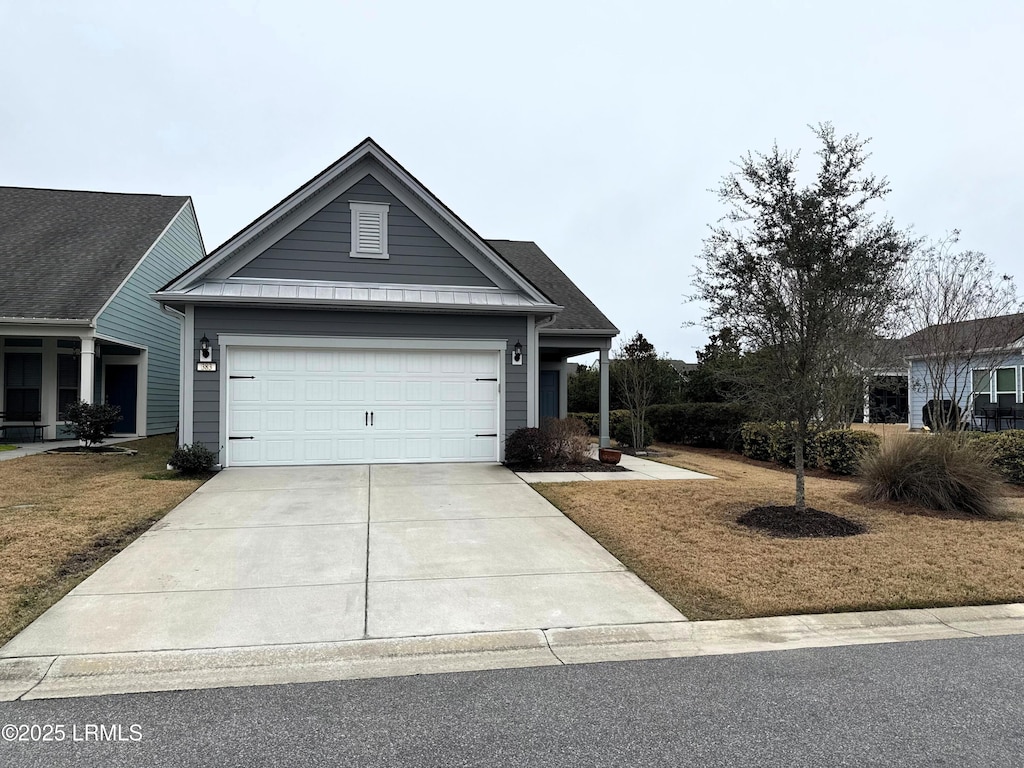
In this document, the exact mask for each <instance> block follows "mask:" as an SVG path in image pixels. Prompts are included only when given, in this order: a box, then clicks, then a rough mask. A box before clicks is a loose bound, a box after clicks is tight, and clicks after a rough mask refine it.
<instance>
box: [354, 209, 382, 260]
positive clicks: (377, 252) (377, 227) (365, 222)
mask: <svg viewBox="0 0 1024 768" xmlns="http://www.w3.org/2000/svg"><path fill="white" fill-rule="evenodd" d="M349 207H350V208H351V210H352V252H351V253H350V254H349V255H350V256H352V257H353V258H360V259H386V258H388V205H387V203H349Z"/></svg>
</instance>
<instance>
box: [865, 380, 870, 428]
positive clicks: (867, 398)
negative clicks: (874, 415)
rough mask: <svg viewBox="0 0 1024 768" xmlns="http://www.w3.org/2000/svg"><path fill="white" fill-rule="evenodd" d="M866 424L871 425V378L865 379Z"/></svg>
mask: <svg viewBox="0 0 1024 768" xmlns="http://www.w3.org/2000/svg"><path fill="white" fill-rule="evenodd" d="M864 423H865V424H870V423H871V378H870V377H868V376H865V377H864Z"/></svg>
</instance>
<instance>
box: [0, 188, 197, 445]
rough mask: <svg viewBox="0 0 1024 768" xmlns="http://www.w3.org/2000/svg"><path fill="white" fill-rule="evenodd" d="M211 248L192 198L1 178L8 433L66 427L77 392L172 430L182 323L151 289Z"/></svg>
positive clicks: (125, 430)
mask: <svg viewBox="0 0 1024 768" xmlns="http://www.w3.org/2000/svg"><path fill="white" fill-rule="evenodd" d="M204 252H205V249H204V248H203V244H202V240H201V238H200V234H199V227H198V225H197V223H196V217H195V213H194V211H193V208H192V201H191V200H190V199H189V198H187V197H163V196H161V195H135V194H111V193H105V192H78V191H68V190H53V189H24V188H20V187H0V274H2V275H3V278H2V280H0V382H2V384H3V386H2V389H0V412H2V414H3V421H2V423H3V425H4V433H3V436H4V438H5V439H8V440H21V439H39V438H45V439H53V438H58V437H62V436H64V435H65V431H64V428H63V424H62V421H61V413H62V411H63V409H64V407H65V406H66V405H68V404H69V403H72V402H75V401H77V400H86V401H88V402H97V401H105V402H110V403H113V404H116V405H118V406H120V407H121V421H120V423H119V424H118V425H117V426H116V431H117V434H119V435H138V436H145V435H153V434H157V433H161V432H173V431H174V430H175V428H176V426H177V423H178V405H179V396H178V380H179V373H178V372H179V369H180V362H179V354H180V345H179V342H178V339H179V335H180V327H179V322H178V320H177V319H176V318H175V317H173V316H171V315H170V314H168V313H166V312H163V311H161V309H160V306H159V305H158V304H157V303H156V302H154V301H153V300H152V299H151V298H150V294H151V293H152V292H153V291H154V290H156V289H157V288H159V287H160V286H161V285H163V284H164V283H166V282H167V280H169V279H170V278H171V277H173V276H174V275H176V274H179V273H180V272H181V271H182V270H183V269H186V268H187V267H189V266H191V265H192V264H194V263H195V262H197V261H198V260H199V259H201V258H202V256H203V254H204Z"/></svg>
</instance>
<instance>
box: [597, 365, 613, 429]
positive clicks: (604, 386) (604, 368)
mask: <svg viewBox="0 0 1024 768" xmlns="http://www.w3.org/2000/svg"><path fill="white" fill-rule="evenodd" d="M599 354H600V361H601V362H600V368H601V397H600V402H599V410H600V411H601V438H600V443H599V445H600V446H601V447H602V448H607V447H608V446H609V445H610V444H611V439H610V438H609V436H608V404H609V397H608V350H607V349H604V348H602V349H601V350H600V353H599Z"/></svg>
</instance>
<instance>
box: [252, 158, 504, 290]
mask: <svg viewBox="0 0 1024 768" xmlns="http://www.w3.org/2000/svg"><path fill="white" fill-rule="evenodd" d="M351 201H355V202H370V203H388V204H389V206H390V207H389V208H388V254H389V256H390V258H388V259H360V258H355V259H354V258H352V257H351V256H349V252H350V251H351V229H352V212H351V210H350V209H349V203H350V202H351ZM235 274H236V276H238V277H263V278H271V279H280V278H286V279H293V280H336V281H344V282H348V281H351V282H370V283H401V284H423V285H465V286H493V285H494V283H493V282H491V280H490V279H488V278H487V277H486V276H485V275H484V274H483V273H481V272H480V271H479V270H478V269H477V268H476V267H474V266H473V265H472V264H470V263H469V261H467V260H466V258H465V257H464V256H463V255H462V254H460V253H459V252H458V251H456V250H455V249H454V248H453V247H452V246H451V245H449V244H448V242H447V241H445V239H444V238H442V237H441V236H440V235H438V234H437V232H435V231H434V230H433V229H432V228H431V227H430V226H428V225H427V224H426V223H425V222H424V221H423V220H422V219H421V218H419V217H418V216H417V215H416V214H414V213H413V212H412V211H411V210H409V208H407V207H406V206H405V205H404V204H402V203H401V202H400V201H399V200H398V198H396V197H395V196H394V195H392V194H391V193H390V192H388V190H387V189H385V188H384V186H383V185H382V184H381V183H380V182H379V181H377V180H376V179H375V178H374V177H373V176H369V175H368V176H365V177H363V178H362V179H361V180H360V181H358V182H356V183H355V184H354V185H353V186H352V187H350V188H349V189H348V190H346V191H345V192H344V193H343V194H342V195H340V196H339V197H337V198H335V199H334V200H333V201H332V202H330V203H328V204H327V205H326V206H325V207H324V208H322V209H321V210H320V211H318V212H317V213H315V214H314V215H313V216H312V217H310V218H309V219H307V220H306V221H305V222H304V223H302V224H301V225H300V226H298V227H296V228H295V229H294V230H292V232H290V233H289V234H287V235H285V236H284V237H283V238H281V239H280V240H278V241H277V242H276V243H275V244H274V245H272V246H270V248H268V249H267V250H266V251H264V252H263V253H261V254H260V255H259V256H257V257H256V258H255V259H254V260H253V261H251V262H249V263H248V264H247V265H246V266H244V267H243V268H242V269H240V270H239V271H238V272H236V273H235Z"/></svg>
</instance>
